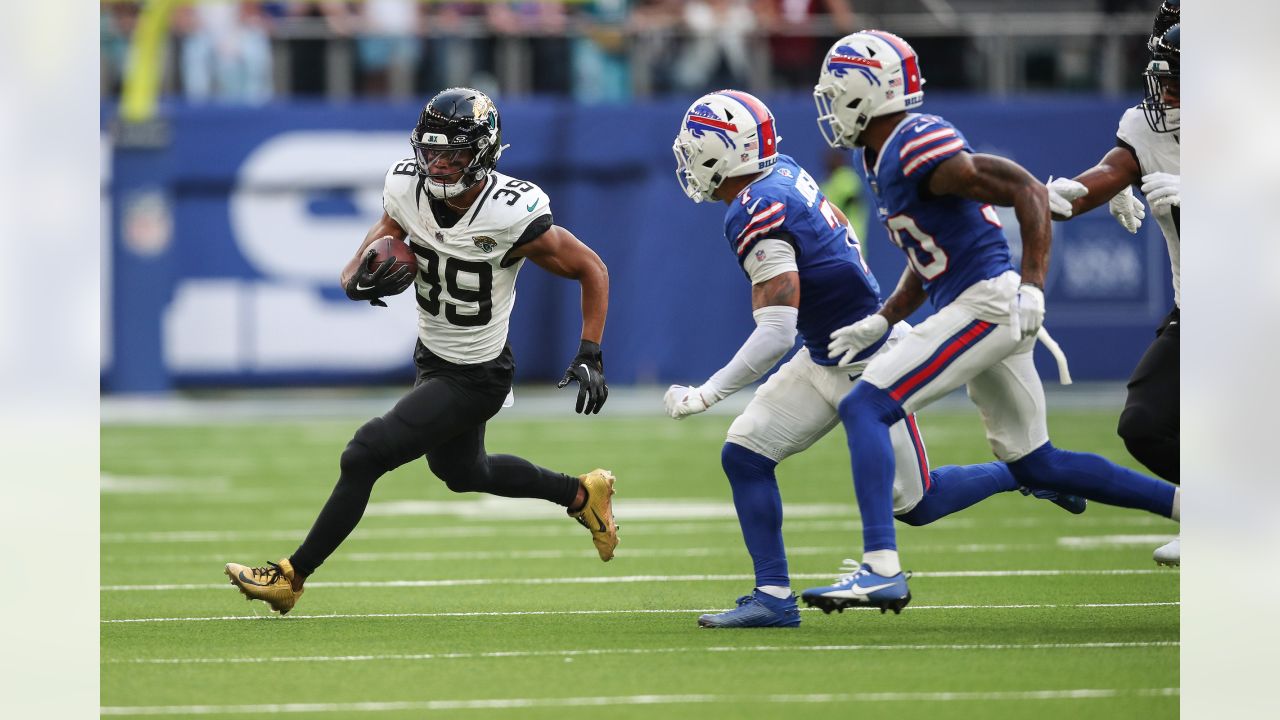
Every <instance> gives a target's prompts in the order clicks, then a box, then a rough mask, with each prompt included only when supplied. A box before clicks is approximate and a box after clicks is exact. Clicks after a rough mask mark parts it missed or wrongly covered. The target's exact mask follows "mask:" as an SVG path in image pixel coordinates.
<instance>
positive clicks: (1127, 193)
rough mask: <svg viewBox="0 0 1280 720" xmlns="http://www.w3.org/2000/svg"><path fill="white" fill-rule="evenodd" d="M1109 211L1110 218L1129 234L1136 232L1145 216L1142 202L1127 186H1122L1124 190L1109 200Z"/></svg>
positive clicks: (1145, 212)
mask: <svg viewBox="0 0 1280 720" xmlns="http://www.w3.org/2000/svg"><path fill="white" fill-rule="evenodd" d="M1107 209H1108V210H1110V211H1111V217H1113V218H1115V219H1116V222H1118V223H1120V227H1122V228H1124V229H1125V230H1128V231H1129V232H1130V233H1136V232H1138V228H1139V227H1140V226H1141V225H1142V219H1143V218H1145V217H1146V216H1147V211H1146V210H1144V209H1143V207H1142V201H1141V200H1139V199H1138V198H1137V196H1136V195H1134V194H1133V188H1131V187H1129V186H1128V185H1125V186H1124V190H1121V191H1120V192H1118V193H1116V196H1115V197H1113V198H1111V203H1110V204H1109V205H1108V206H1107Z"/></svg>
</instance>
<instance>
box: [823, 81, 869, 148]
mask: <svg viewBox="0 0 1280 720" xmlns="http://www.w3.org/2000/svg"><path fill="white" fill-rule="evenodd" d="M823 80H824V81H825V82H819V84H818V85H816V86H815V87H814V88H813V102H814V104H815V105H817V106H818V129H819V130H821V131H822V137H823V138H825V139H826V141H827V144H828V145H830V146H831V147H833V148H849V149H852V148H853V147H854V146H855V145H856V144H857V141H858V136H859V135H861V134H862V131H863V130H865V129H866V127H867V123H869V122H871V116H870V115H868V114H867V113H866V112H860V111H859V108H864V109H865V108H866V107H867V106H868V104H869V101H870V98H868V97H857V96H853V94H852V93H846V92H845V91H844V89H843V88H841V87H840V86H839V85H838V84H837V83H835V82H833V81H831V80H830V79H828V78H826V77H825V76H824V78H823Z"/></svg>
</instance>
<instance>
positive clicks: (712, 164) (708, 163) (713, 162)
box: [702, 158, 716, 168]
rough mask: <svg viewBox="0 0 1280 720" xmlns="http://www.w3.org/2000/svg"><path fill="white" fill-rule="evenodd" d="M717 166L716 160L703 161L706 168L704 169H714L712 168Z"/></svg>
mask: <svg viewBox="0 0 1280 720" xmlns="http://www.w3.org/2000/svg"><path fill="white" fill-rule="evenodd" d="M715 166H716V159H715V158H710V159H707V160H703V161H702V167H704V168H712V167H715Z"/></svg>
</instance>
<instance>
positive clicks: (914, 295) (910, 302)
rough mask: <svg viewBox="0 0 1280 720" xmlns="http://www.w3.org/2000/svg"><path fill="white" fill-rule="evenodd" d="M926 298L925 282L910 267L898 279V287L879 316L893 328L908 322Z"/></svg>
mask: <svg viewBox="0 0 1280 720" xmlns="http://www.w3.org/2000/svg"><path fill="white" fill-rule="evenodd" d="M925 298H926V296H925V293H924V282H923V281H922V280H920V276H919V275H917V274H916V273H915V272H914V271H913V270H912V269H911V266H910V265H908V266H907V267H906V268H905V269H903V271H902V277H900V278H898V287H896V288H894V289H893V293H892V294H891V295H889V297H888V299H886V300H885V301H884V305H883V306H882V307H881V308H880V312H879V313H878V314H879V315H881V316H883V317H884V319H885V322H886V324H887V325H889V326H892V325H893V324H894V323H896V322H899V321H901V320H906V319H907V317H908V316H910V315H911V313H913V312H915V311H916V310H918V309H919V308H920V306H921V305H923V304H924V301H925Z"/></svg>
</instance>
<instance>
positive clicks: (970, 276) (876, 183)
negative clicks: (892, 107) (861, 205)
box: [862, 113, 1013, 310]
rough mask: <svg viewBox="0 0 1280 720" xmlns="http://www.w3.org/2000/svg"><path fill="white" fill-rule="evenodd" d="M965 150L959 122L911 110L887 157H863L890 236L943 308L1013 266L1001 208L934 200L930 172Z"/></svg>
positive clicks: (890, 141) (887, 144)
mask: <svg viewBox="0 0 1280 720" xmlns="http://www.w3.org/2000/svg"><path fill="white" fill-rule="evenodd" d="M962 152H973V148H972V147H970V146H969V143H968V141H966V140H965V139H964V136H963V135H961V134H960V131H959V130H957V129H956V128H955V127H954V126H953V125H951V123H949V122H947V121H946V120H943V119H942V118H941V117H938V116H937V115H924V114H920V113H909V114H908V115H907V117H906V118H905V119H904V120H903V121H902V122H900V123H898V126H897V127H895V128H894V129H893V132H892V133H891V134H890V135H889V139H888V140H886V141H885V144H884V146H883V147H881V148H880V154H879V156H877V157H875V158H874V159H873V158H871V157H869V156H868V155H869V154H868V153H867V151H865V150H864V151H863V153H862V170H863V174H865V175H866V177H867V181H868V183H869V184H870V185H871V189H872V191H873V193H874V194H875V198H876V205H877V206H878V209H879V214H880V220H881V221H882V222H883V223H884V224H885V226H886V227H887V228H888V230H889V239H890V240H892V241H893V243H894V244H895V245H897V246H898V247H900V248H902V251H903V252H904V253H906V255H907V264H908V265H910V266H911V269H912V271H913V272H915V274H916V275H918V276H919V277H920V279H921V281H922V282H923V284H924V289H925V292H926V293H927V294H928V295H929V300H930V302H932V303H933V307H934V308H935V309H938V310H941V309H942V308H943V307H946V306H947V305H949V304H950V303H951V301H952V300H955V298H956V296H957V295H959V294H960V293H962V292H964V291H965V289H966V288H968V287H969V286H971V285H973V284H974V283H976V282H979V281H982V280H986V279H988V278H993V277H996V276H997V275H1000V274H1002V273H1004V272H1007V271H1009V270H1012V269H1013V265H1012V263H1011V262H1010V259H1009V242H1008V240H1006V239H1005V236H1004V231H1003V230H1002V229H1001V226H1000V219H999V217H998V216H997V215H996V211H995V208H993V207H991V206H990V205H986V204H983V203H980V202H976V201H974V200H970V199H968V198H963V197H959V196H957V195H943V196H934V195H931V194H930V193H929V192H928V190H927V188H926V182H927V179H928V177H929V173H930V171H931V170H933V169H934V168H935V167H937V166H938V165H939V164H940V163H942V162H943V161H944V160H946V159H947V158H949V157H952V156H954V155H956V154H958V153H962Z"/></svg>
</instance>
